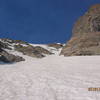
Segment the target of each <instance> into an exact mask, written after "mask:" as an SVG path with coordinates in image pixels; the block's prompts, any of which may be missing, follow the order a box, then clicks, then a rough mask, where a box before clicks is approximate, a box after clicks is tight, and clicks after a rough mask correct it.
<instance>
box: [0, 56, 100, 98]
mask: <svg viewBox="0 0 100 100" xmlns="http://www.w3.org/2000/svg"><path fill="white" fill-rule="evenodd" d="M25 58H26V61H25V62H20V63H15V64H2V65H0V100H100V92H89V91H88V87H100V56H90V57H89V56H83V57H82V56H81V57H63V56H55V55H52V56H48V57H45V58H43V59H36V58H31V57H27V56H25Z"/></svg>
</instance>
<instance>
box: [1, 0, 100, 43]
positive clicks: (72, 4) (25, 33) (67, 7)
mask: <svg viewBox="0 0 100 100" xmlns="http://www.w3.org/2000/svg"><path fill="white" fill-rule="evenodd" d="M97 3H100V0H0V38H12V39H18V40H24V41H27V42H32V43H53V42H61V43H64V42H66V41H67V40H68V39H70V36H71V34H72V27H73V24H74V23H75V21H76V20H77V18H78V17H79V16H82V15H83V14H84V13H85V12H86V11H87V9H88V8H89V7H90V6H91V5H93V4H97Z"/></svg>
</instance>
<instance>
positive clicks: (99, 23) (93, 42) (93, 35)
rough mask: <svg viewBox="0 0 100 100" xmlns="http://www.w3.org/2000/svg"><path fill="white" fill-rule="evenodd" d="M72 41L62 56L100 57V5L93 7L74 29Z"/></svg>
mask: <svg viewBox="0 0 100 100" xmlns="http://www.w3.org/2000/svg"><path fill="white" fill-rule="evenodd" d="M72 32H73V35H72V38H71V40H70V41H69V42H68V43H67V44H66V45H65V47H64V48H63V49H62V51H61V54H62V55H65V56H72V55H100V4H96V5H93V6H91V7H90V8H89V10H88V11H87V12H86V13H85V14H84V15H83V16H81V17H80V18H79V19H78V20H77V21H76V23H75V25H74V27H73V30H72Z"/></svg>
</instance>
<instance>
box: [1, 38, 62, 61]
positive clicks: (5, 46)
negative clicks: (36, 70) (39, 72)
mask: <svg viewBox="0 0 100 100" xmlns="http://www.w3.org/2000/svg"><path fill="white" fill-rule="evenodd" d="M62 46H63V45H62V44H56V43H55V44H45V45H41V44H30V43H27V42H24V41H21V40H12V39H7V38H4V39H0V61H2V62H6V63H13V62H20V61H24V60H25V59H24V58H23V57H25V55H26V56H30V57H34V58H43V57H46V56H47V55H52V54H55V53H56V52H58V51H59V49H60V48H62ZM16 53H17V55H15V54H16ZM22 55H23V56H22ZM21 56H22V57H21Z"/></svg>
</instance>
